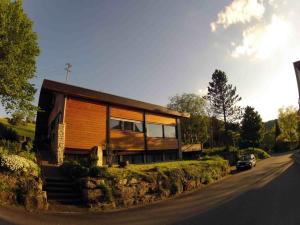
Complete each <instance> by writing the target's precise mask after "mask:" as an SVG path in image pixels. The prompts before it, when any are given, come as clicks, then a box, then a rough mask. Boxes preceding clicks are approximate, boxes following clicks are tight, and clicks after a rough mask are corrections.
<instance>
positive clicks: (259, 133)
mask: <svg viewBox="0 0 300 225" xmlns="http://www.w3.org/2000/svg"><path fill="white" fill-rule="evenodd" d="M262 137H263V123H262V119H261V117H260V115H259V113H258V112H257V111H255V110H254V108H252V107H250V106H247V107H246V108H245V112H244V115H243V119H242V129H241V138H242V142H243V144H244V145H245V147H250V146H252V147H258V146H259V144H260V143H261V140H262Z"/></svg>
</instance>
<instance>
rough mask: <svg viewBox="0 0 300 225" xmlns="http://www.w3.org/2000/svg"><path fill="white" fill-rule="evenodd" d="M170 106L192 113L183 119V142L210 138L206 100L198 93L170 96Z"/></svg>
mask: <svg viewBox="0 0 300 225" xmlns="http://www.w3.org/2000/svg"><path fill="white" fill-rule="evenodd" d="M168 108H170V109H174V110H177V111H179V112H188V113H190V115H191V117H190V118H184V119H182V120H181V133H182V137H183V142H184V143H188V144H193V143H199V142H200V143H204V142H205V141H207V139H208V130H207V129H208V128H207V127H208V118H207V116H206V115H205V100H204V99H203V98H202V97H200V96H198V95H196V94H187V93H184V94H182V95H175V96H173V97H171V98H170V101H169V104H168Z"/></svg>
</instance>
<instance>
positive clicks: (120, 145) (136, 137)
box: [110, 130, 145, 150]
mask: <svg viewBox="0 0 300 225" xmlns="http://www.w3.org/2000/svg"><path fill="white" fill-rule="evenodd" d="M110 143H111V146H112V148H113V149H114V150H144V149H145V147H144V143H145V142H144V133H139V132H130V131H120V130H111V131H110Z"/></svg>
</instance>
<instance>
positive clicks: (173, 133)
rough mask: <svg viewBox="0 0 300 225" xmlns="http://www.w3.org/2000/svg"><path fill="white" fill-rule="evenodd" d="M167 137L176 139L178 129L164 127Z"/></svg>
mask: <svg viewBox="0 0 300 225" xmlns="http://www.w3.org/2000/svg"><path fill="white" fill-rule="evenodd" d="M164 131H165V137H166V138H176V128H175V126H167V125H165V126H164Z"/></svg>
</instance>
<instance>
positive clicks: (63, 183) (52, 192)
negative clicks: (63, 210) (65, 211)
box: [44, 177, 81, 206]
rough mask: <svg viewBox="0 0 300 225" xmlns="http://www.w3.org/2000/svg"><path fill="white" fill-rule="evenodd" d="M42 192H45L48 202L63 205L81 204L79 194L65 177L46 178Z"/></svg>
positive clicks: (71, 182)
mask: <svg viewBox="0 0 300 225" xmlns="http://www.w3.org/2000/svg"><path fill="white" fill-rule="evenodd" d="M44 190H45V191H46V192H47V198H48V202H49V203H50V206H51V203H52V204H53V203H55V204H65V205H78V204H80V203H81V196H80V193H79V192H78V191H77V190H76V189H75V185H74V183H73V181H72V180H70V179H67V178H65V177H46V178H45V181H44Z"/></svg>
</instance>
